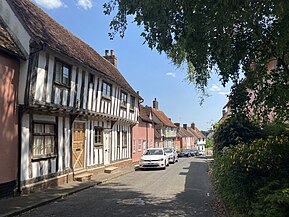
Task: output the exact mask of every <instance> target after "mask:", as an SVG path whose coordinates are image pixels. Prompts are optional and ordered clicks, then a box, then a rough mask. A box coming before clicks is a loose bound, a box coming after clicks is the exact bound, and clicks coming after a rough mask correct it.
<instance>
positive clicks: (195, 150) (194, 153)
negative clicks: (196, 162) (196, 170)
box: [190, 148, 199, 156]
mask: <svg viewBox="0 0 289 217" xmlns="http://www.w3.org/2000/svg"><path fill="white" fill-rule="evenodd" d="M190 152H191V155H192V156H199V151H198V149H197V148H192V149H190Z"/></svg>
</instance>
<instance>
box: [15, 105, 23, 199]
mask: <svg viewBox="0 0 289 217" xmlns="http://www.w3.org/2000/svg"><path fill="white" fill-rule="evenodd" d="M22 114H23V108H22V107H20V106H19V105H18V156H17V158H18V161H17V165H18V167H17V178H16V180H17V183H16V185H17V194H18V195H20V194H21V192H22V190H21V150H22V148H21V147H22V134H21V126H22Z"/></svg>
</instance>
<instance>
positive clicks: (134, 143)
mask: <svg viewBox="0 0 289 217" xmlns="http://www.w3.org/2000/svg"><path fill="white" fill-rule="evenodd" d="M132 150H133V152H135V151H136V141H135V139H134V140H133V149H132Z"/></svg>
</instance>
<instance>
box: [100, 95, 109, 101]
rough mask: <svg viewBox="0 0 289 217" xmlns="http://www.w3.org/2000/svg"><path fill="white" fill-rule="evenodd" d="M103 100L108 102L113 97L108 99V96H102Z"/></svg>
mask: <svg viewBox="0 0 289 217" xmlns="http://www.w3.org/2000/svg"><path fill="white" fill-rule="evenodd" d="M102 99H104V100H107V101H111V97H108V96H102Z"/></svg>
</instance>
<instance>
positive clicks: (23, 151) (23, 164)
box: [20, 114, 29, 181]
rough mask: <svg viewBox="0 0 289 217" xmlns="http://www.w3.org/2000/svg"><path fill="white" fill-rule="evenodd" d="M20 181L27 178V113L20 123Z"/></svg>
mask: <svg viewBox="0 0 289 217" xmlns="http://www.w3.org/2000/svg"><path fill="white" fill-rule="evenodd" d="M21 141H22V144H21V168H20V170H21V175H20V176H21V181H24V180H27V179H29V115H28V114H24V115H23V117H22V123H21Z"/></svg>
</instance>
